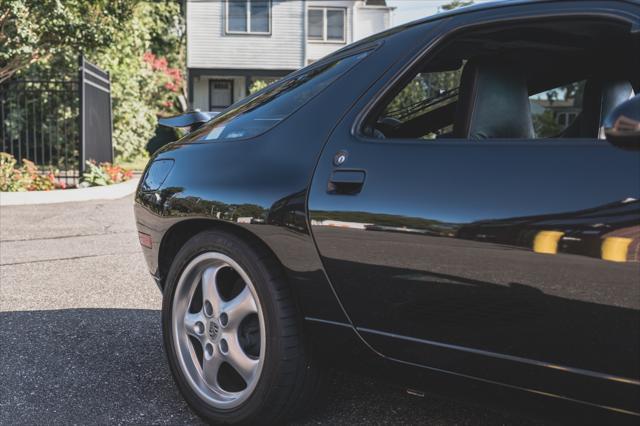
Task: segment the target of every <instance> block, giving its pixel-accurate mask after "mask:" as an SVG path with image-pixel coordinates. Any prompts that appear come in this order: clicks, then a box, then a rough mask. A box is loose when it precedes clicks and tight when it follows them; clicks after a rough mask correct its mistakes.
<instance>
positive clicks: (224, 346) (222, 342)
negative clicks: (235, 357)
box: [220, 339, 229, 354]
mask: <svg viewBox="0 0 640 426" xmlns="http://www.w3.org/2000/svg"><path fill="white" fill-rule="evenodd" d="M220 351H222V353H223V354H226V353H227V352H228V351H229V344H228V343H227V341H226V340H225V339H222V340H220Z"/></svg>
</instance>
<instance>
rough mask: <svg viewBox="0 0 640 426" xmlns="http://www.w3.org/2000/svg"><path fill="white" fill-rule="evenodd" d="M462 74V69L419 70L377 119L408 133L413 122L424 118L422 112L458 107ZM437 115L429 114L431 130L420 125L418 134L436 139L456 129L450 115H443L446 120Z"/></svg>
mask: <svg viewBox="0 0 640 426" xmlns="http://www.w3.org/2000/svg"><path fill="white" fill-rule="evenodd" d="M461 73H462V68H459V69H456V70H451V71H442V72H420V73H418V74H417V75H416V76H415V77H414V78H413V79H412V80H411V81H410V82H409V84H407V85H406V86H405V87H404V88H403V89H402V90H401V91H400V93H398V94H397V95H396V96H395V97H394V98H393V100H392V101H391V102H390V103H389V104H388V105H387V106H386V107H385V109H384V111H383V113H382V114H381V116H380V119H379V120H378V121H379V125H380V127H383V128H386V129H387V131H391V130H392V129H393V128H395V127H398V126H404V127H405V129H407V130H405V131H406V132H409V130H408V129H409V127H410V126H411V125H412V123H414V122H419V121H421V117H422V116H423V115H425V114H429V113H430V112H434V111H442V110H444V109H446V108H451V107H453V106H455V103H456V101H457V100H458V88H459V86H460V75H461ZM434 116H435V115H434V114H432V115H431V116H430V117H431V118H432V120H431V124H432V125H431V126H430V127H429V128H428V129H422V128H421V129H420V131H419V132H418V133H416V134H415V137H419V138H423V139H435V138H436V137H439V136H442V135H445V134H448V133H450V132H452V131H453V120H452V117H451V116H450V115H447V116H445V117H443V118H444V119H443V120H436V119H435V117H434ZM425 130H426V131H425Z"/></svg>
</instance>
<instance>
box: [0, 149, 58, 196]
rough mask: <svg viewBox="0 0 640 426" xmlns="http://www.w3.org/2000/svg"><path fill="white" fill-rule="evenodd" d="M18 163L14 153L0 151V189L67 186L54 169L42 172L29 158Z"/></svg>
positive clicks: (47, 188)
mask: <svg viewBox="0 0 640 426" xmlns="http://www.w3.org/2000/svg"><path fill="white" fill-rule="evenodd" d="M17 163H18V162H17V161H16V159H15V158H14V157H13V155H11V154H9V153H7V152H0V191H2V192H24V191H49V190H52V189H64V188H65V185H64V183H62V182H58V181H57V180H56V178H55V173H54V171H53V170H49V171H48V172H47V173H45V174H40V173H39V172H38V168H37V167H36V165H35V164H33V163H32V162H31V161H29V160H24V159H23V160H22V165H21V166H18V165H17Z"/></svg>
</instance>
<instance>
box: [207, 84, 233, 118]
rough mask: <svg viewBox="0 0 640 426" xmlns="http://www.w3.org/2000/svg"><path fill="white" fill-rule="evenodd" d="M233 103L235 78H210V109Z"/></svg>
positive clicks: (224, 106)
mask: <svg viewBox="0 0 640 426" xmlns="http://www.w3.org/2000/svg"><path fill="white" fill-rule="evenodd" d="M232 103H233V80H209V110H210V111H212V110H214V109H220V108H226V107H228V106H229V105H231V104H232Z"/></svg>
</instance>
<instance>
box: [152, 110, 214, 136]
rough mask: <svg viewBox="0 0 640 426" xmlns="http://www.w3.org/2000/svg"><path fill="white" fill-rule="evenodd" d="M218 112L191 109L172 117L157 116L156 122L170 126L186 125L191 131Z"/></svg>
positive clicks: (179, 126)
mask: <svg viewBox="0 0 640 426" xmlns="http://www.w3.org/2000/svg"><path fill="white" fill-rule="evenodd" d="M218 114H219V113H218V112H212V111H208V112H204V111H191V112H187V113H184V114H180V115H176V116H174V117H167V118H159V119H158V124H160V125H161V126H165V127H172V128H181V127H188V128H189V131H191V132H192V131H194V130H196V129H197V128H199V127H200V126H202V125H203V124H204V123H206V122H207V121H209V120H211V119H212V118H213V117H215V116H216V115H218Z"/></svg>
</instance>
